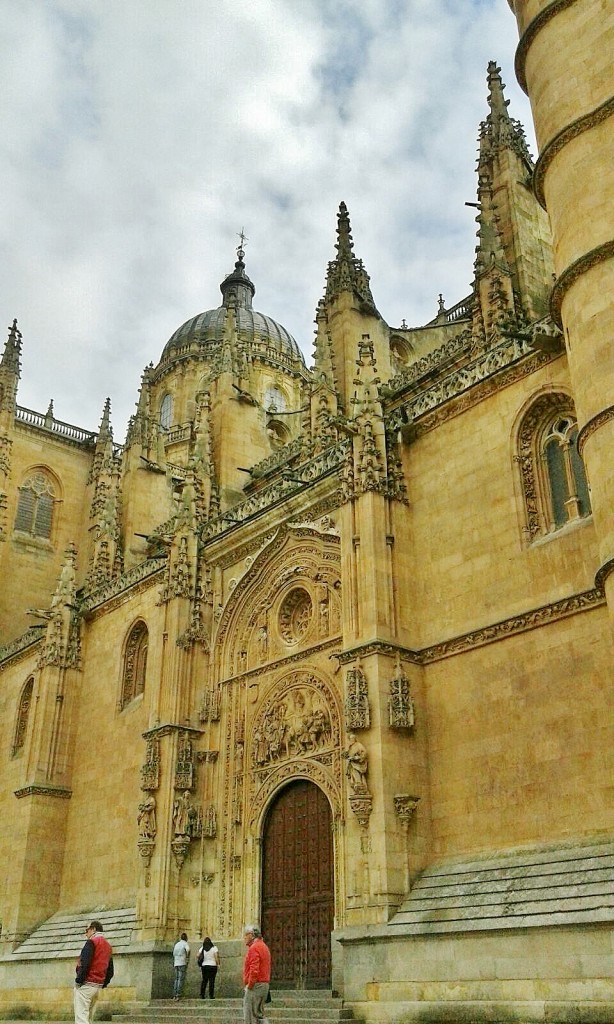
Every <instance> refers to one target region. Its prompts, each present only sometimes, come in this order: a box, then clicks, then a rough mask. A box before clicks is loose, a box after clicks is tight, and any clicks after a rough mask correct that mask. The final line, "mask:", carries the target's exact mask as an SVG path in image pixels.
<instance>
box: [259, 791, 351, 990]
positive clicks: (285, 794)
mask: <svg viewBox="0 0 614 1024" xmlns="http://www.w3.org/2000/svg"><path fill="white" fill-rule="evenodd" d="M262 855H263V866H262V932H263V935H264V938H265V940H266V942H267V943H268V945H269V946H270V949H271V954H272V984H273V986H274V987H277V988H330V984H331V950H330V935H331V932H332V929H333V908H334V892H333V837H332V827H331V813H330V806H329V803H328V800H327V799H326V797H325V796H324V793H323V792H322V790H321V789H318V787H317V786H315V785H314V784H313V783H312V782H307V781H305V780H304V779H300V780H298V781H296V782H293V783H291V784H290V785H289V786H287V787H286V788H285V789H283V790H282V792H281V794H280V795H279V796H278V797H277V799H276V800H275V802H274V803H273V804H272V806H271V808H270V810H269V813H268V815H267V818H266V821H265V825H264V834H263V849H262Z"/></svg>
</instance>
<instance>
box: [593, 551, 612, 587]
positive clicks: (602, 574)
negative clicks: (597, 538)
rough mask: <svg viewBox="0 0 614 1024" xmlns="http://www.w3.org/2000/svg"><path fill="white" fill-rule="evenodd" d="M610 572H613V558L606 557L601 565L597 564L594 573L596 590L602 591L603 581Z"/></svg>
mask: <svg viewBox="0 0 614 1024" xmlns="http://www.w3.org/2000/svg"><path fill="white" fill-rule="evenodd" d="M612 572H614V558H608V560H607V561H606V562H604V563H603V565H601V566H599V568H598V569H597V573H596V575H595V586H596V587H597V589H598V590H600V591H602V592H603V590H604V587H605V581H606V580H607V578H608V576H609V575H610V574H611V573H612Z"/></svg>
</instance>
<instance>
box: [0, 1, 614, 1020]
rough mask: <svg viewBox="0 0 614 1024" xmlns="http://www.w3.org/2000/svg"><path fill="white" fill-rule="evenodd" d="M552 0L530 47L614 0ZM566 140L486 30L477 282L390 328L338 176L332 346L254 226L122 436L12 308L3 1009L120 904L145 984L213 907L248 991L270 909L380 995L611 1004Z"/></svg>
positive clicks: (291, 974) (211, 927)
mask: <svg viewBox="0 0 614 1024" xmlns="http://www.w3.org/2000/svg"><path fill="white" fill-rule="evenodd" d="M516 7H517V8H519V12H517V13H518V16H519V19H520V20H521V22H522V17H523V9H524V8H527V9H528V8H529V7H533V8H536V7H540V5H539V4H536V3H533V4H532V5H531V4H529V3H527V4H523V3H517V4H516ZM541 7H543V8H544V11H547V10H548V9H549V8H552V12H551V14H552V16H549V17H548V18H544V17H543V15H539V16H537V17H536V22H538V23H539V24H538V25H537V28H535V23H533V22H531V20H530V18H529V27H528V28H527V24H524V25H522V24H521V27H522V28H523V29H524V30H525V31H526V32H529V33H531V32H533V36H534V37H535V40H536V42H535V45H537V44H538V42H537V41H539V40H541V36H540V32H541V30H542V28H543V31H546V32H549V33H554V32H555V30H560V28H561V25H562V24H563V21H562V19H566V18H569V19H570V22H569V23H567V22H565V25H564V27H565V31H566V32H567V33H568V34H569V33H570V32H571V33H572V35H573V34H576V33H577V32H579V27H578V26H575V28H574V25H573V24H571V22H572V21H573V18H574V12H575V13H576V14H577V13H578V11H579V10H580V8H593V9H596V8H597V7H599V4H594V3H593V4H591V3H588V2H586V3H584V2H582V0H579V2H577V3H567V4H561V3H560V2H559V3H558V5H557V4H555V5H552V4H550V5H548V4H542V5H541ZM554 7H557V11H556V12H555V11H554ZM525 14H526V12H525ZM527 17H528V15H527ZM540 19H541V20H540ZM531 25H533V26H534V27H533V28H531ZM544 26H545V27H544ZM523 38H524V37H523ZM532 45H533V44H532V42H531V40H529V41H528V44H527V47H528V49H527V52H528V54H529V57H527V62H528V61H529V58H530V57H531V53H532V51H531V46H532ZM540 45H542V44H541V42H540ZM549 52H550V53H551V54H553V55H554V56H553V59H555V57H556V53H557V52H558V47H557V45H556V40H553V39H551V40H550V42H549ZM522 59H524V58H522ZM541 69H542V64H539V69H538V72H535V73H536V74H543V73H544V72H543V70H541ZM587 73H588V72H587ZM595 73H596V74H597V72H595ZM527 74H528V63H527ZM542 95H543V91H542V92H540V96H542ZM537 116H538V112H536V117H537ZM564 116H567V115H564ZM603 123H605V118H604V119H602V122H601V124H602V125H603ZM541 131H542V128H541V127H540V125H538V132H541ZM544 131H545V134H546V136H548V131H550V128H546V129H544ZM574 138H575V136H574ZM546 141H547V139H546ZM540 144H541V139H540ZM573 144H575V143H573ZM561 159H562V158H561V156H560V155H559V154H555V155H554V156H552V157H551V164H550V167H551V170H552V173H554V169H556V167H557V162H560V160H561ZM549 173H551V171H550V170H549V169H548V168H546V169H544V166H543V164H542V162H541V158H540V162H539V163H538V165H537V169H536V168H535V166H534V164H533V162H532V159H531V156H530V155H529V152H528V149H527V145H526V141H525V136H524V132H523V129H522V127H521V125H520V124H519V123H518V122H517V121H516V120H514V119H513V118H512V117H511V116H510V112H509V110H508V105H507V102H506V100H505V98H504V87H503V84H502V81H501V77H500V72H499V69H498V68H497V66H496V65H495V64H490V65H489V69H488V108H487V116H486V118H485V120H484V122H483V123H482V125H481V126H480V132H479V160H478V176H477V179H478V180H477V199H476V206H477V218H476V220H477V246H476V253H475V263H474V281H473V287H472V290H471V293H470V294H469V295H467V296H466V297H463V298H461V300H460V301H457V302H455V303H454V304H453V305H451V306H450V305H447V304H446V303H445V302H444V300H443V298H441V297H440V302H439V309H438V310H437V312H436V315H435V316H434V317H433V319H432V320H431V321H430V322H429V323H427V324H425V325H423V326H420V327H407V326H406V325H405V324H403V325H402V326H401V327H391V326H389V325H388V324H387V322H386V320H385V318H384V313H382V312H380V311H379V310H378V308H377V305H376V296H374V295H373V294H372V292H371V288H370V283H369V276H368V273H367V270H366V268H365V267H364V265H363V263H362V261H361V260H360V258H359V256H358V255H357V254H356V252H355V249H354V243H353V240H352V234H351V228H350V219H349V213H348V210H347V209H346V207H345V205H344V204H343V203H342V204H341V206H340V208H339V214H338V222H337V238H336V248H335V254H334V258H333V259H332V260H331V262H330V263H329V265H328V269H327V273H326V287H325V293H324V296H323V298H322V299H321V301H320V302H319V303H318V305H317V311H316V324H317V333H316V342H315V353H314V365H313V367H312V368H308V367H307V365H306V363H305V360H304V358H303V356H302V354H301V350H300V349H299V347H298V345H297V343H296V341H295V340H294V338H293V337H292V336H291V335H290V334H289V333H288V331H287V330H286V329H285V328H284V327H282V326H280V325H279V324H277V323H276V322H275V321H274V320H272V319H271V318H270V317H268V316H266V315H265V314H262V313H259V312H257V311H256V309H255V308H254V297H255V287H254V284H253V283H252V281H251V280H250V278H249V276H248V273H247V270H246V264H245V253H244V252H243V250H242V249H239V251H238V258H237V261H236V263H235V266H234V270H233V271H232V272H231V273H230V274H229V275H228V276H227V277H226V278H225V279H224V280H223V282H222V284H221V293H222V302H221V304H220V305H219V306H217V307H216V308H213V309H209V310H207V311H206V312H204V313H201V314H200V315H198V316H195V317H193V318H192V319H190V320H188V321H187V322H186V323H184V324H183V325H182V326H181V327H179V328H178V330H177V331H176V332H175V333H174V334H173V336H172V337H171V338H170V340H169V341H168V342H167V343H166V345H165V347H164V348H163V350H162V353H161V355H160V357H159V359H158V361H157V362H156V363H155V364H154V363H151V364H150V365H149V366H148V367H147V368H146V369H145V371H144V373H143V377H142V381H141V387H140V391H139V395H138V402H137V404H136V409H135V413H134V416H133V417H132V419H131V421H130V424H129V428H128V433H127V437H126V440H125V443H124V444H123V445H120V444H118V443H116V442H115V440H114V438H113V433H112V425H111V413H110V403H109V402H107V403H106V404H105V406H104V410H103V412H102V418H101V422H100V429H99V431H98V432H97V433H96V434H90V433H88V432H86V431H84V430H81V429H80V428H78V427H74V426H71V425H69V424H66V423H64V422H62V421H60V420H58V419H57V418H56V416H55V414H54V410H53V409H52V408H50V409H49V410H48V411H47V413H46V414H42V413H37V412H34V411H31V410H28V409H24V408H23V407H21V406H20V405H19V404H18V382H19V374H20V354H21V347H22V338H21V335H20V333H19V329H18V324H17V323H14V324H13V327H12V328H11V329H10V332H9V337H8V341H7V342H6V345H5V348H4V352H3V355H2V361H1V365H0V573H1V578H2V587H1V593H0V640H1V642H2V643H3V647H2V648H1V649H0V758H1V762H2V791H1V793H0V813H1V816H2V821H3V828H2V830H1V831H0V860H1V863H2V865H3V871H2V873H1V876H0V919H1V925H2V931H1V933H0V982H1V983H0V1005H1V1006H3V1007H10V1006H13V1005H16V1004H23V1003H26V1004H33V1005H36V1006H43V1007H46V1008H50V1009H51V1008H61V1007H63V1006H64V1004H66V1005H68V1004H69V1001H70V986H71V982H72V970H73V959H74V954H75V952H76V951H78V949H79V948H80V945H81V941H82V930H83V929H82V926H83V923H84V921H85V919H86V918H88V919H89V918H91V917H92V916H93V915H95V916H97V917H99V918H100V919H101V920H102V921H103V922H104V923H105V931H106V932H107V933H108V935H109V937H110V939H111V941H112V942H113V944H114V947H115V951H116V978H115V981H114V984H113V987H112V989H109V993H108V999H112V1000H113V1001H114V1002H115V1004H117V1003H124V1004H131V1003H133V1002H134V1001H135V1000H138V1001H140V1000H146V999H149V998H152V997H154V998H155V997H162V996H168V994H169V991H170V988H169V986H170V981H169V976H170V973H171V966H170V963H171V961H170V956H169V950H170V948H171V944H172V942H173V941H174V940H175V939H176V937H177V935H178V933H179V932H180V931H183V930H185V931H187V932H188V935H189V938H190V940H191V941H192V942H193V943H194V942H195V941H197V939H198V937H199V936H202V935H204V934H210V935H212V936H213V937H214V939H215V940H216V942H217V944H218V945H219V947H220V949H221V952H222V958H223V967H222V971H221V973H220V989H221V993H222V994H224V993H226V994H233V995H234V994H238V992H239V989H240V975H239V962H240V961H239V958H240V941H239V940H240V935H241V930H242V926H243V925H244V923H245V922H246V921H250V920H256V921H259V922H260V923H261V925H262V928H263V930H264V932H265V935H266V937H267V939H268V941H269V943H270V945H271V947H272V950H273V957H274V984H276V985H278V986H279V987H285V988H303V987H308V988H309V987H311V988H333V989H335V990H337V991H338V992H340V993H342V994H343V995H344V996H345V998H346V1000H348V1001H349V1002H350V1003H351V1004H352V1005H353V1006H354V1007H355V1008H356V1009H357V1010H358V1011H359V1012H360V1013H361V1015H363V1016H365V1017H366V1018H367V1019H368V1020H370V1021H375V1020H397V1019H399V1014H402V1015H403V1016H404V1019H406V1020H408V1021H411V1020H422V1019H424V1018H423V1015H424V1013H425V1012H426V1011H427V1010H428V1011H429V1012H432V1013H433V1014H435V1016H433V1017H432V1019H433V1020H434V1019H437V1020H448V1019H449V1020H457V1019H459V1020H460V1019H467V1020H469V1019H471V1020H474V1019H475V1020H493V1019H498V1018H497V1017H496V1016H493V1014H496V1012H500V1013H503V1014H504V1015H505V1014H506V1015H507V1016H505V1019H510V1020H519V1021H525V1020H526V1021H528V1020H531V1021H533V1020H543V1019H544V1020H545V1019H548V1020H552V1021H554V1020H559V1019H560V1020H563V1019H564V1020H566V1021H568V1020H572V1019H573V1020H576V1019H577V1020H586V1021H588V1020H592V1019H595V1020H598V1019H599V1020H604V1019H605V1018H604V1017H603V1016H599V1014H603V1012H604V1007H605V1006H606V1005H607V1002H608V1000H609V999H611V997H612V995H613V992H612V981H611V977H612V969H611V968H612V963H611V951H612V946H611V934H612V933H611V926H612V920H613V918H614V907H613V888H614V887H613V883H612V874H613V873H612V865H613V864H614V842H613V836H612V778H613V774H612V769H613V763H612V749H613V744H612V739H613V728H612V726H613V720H612V701H611V693H612V690H611V672H612V655H613V648H612V630H611V619H610V597H609V593H608V580H609V579H611V578H612V577H610V575H609V570H610V568H611V564H612V562H611V556H612V554H613V550H611V549H609V548H608V546H607V536H608V531H609V532H610V533H611V532H612V530H613V529H614V527H613V526H612V515H611V507H612V506H611V504H610V505H609V507H606V505H604V495H606V496H607V493H608V491H607V488H608V487H609V486H611V479H612V477H611V457H610V458H609V459H608V460H607V462H606V460H605V457H604V449H603V447H602V448H601V449H600V448H599V445H598V439H599V437H600V430H601V429H605V430H609V429H611V428H610V427H609V424H611V423H612V422H613V421H612V419H611V415H610V410H611V408H612V404H611V394H612V389H611V388H610V399H609V400H607V401H606V404H605V405H604V408H603V409H601V408H596V407H595V408H593V406H594V405H595V402H597V401H601V400H602V398H603V394H605V391H606V390H607V380H611V376H612V372H613V371H612V370H611V369H609V370H608V371H607V373H608V374H609V377H607V374H606V372H605V371H604V375H603V379H602V381H601V384H603V387H602V388H601V384H600V387H599V388H597V391H599V398H595V399H594V401H593V399H592V398H591V399H590V401H588V400H587V399H586V395H587V393H588V394H592V392H591V390H590V387H589V381H588V380H583V373H584V372H585V369H586V368H585V366H584V364H582V361H581V358H580V356H578V355H577V351H576V349H575V347H574V344H575V343H574V340H573V330H574V320H573V318H574V317H576V318H578V319H579V320H580V321H581V320H582V310H583V309H586V308H587V306H586V303H587V302H588V301H589V298H588V292H587V291H586V288H585V291H584V292H583V293H582V295H581V296H580V298H579V299H576V300H574V301H576V306H573V304H572V299H573V297H574V295H575V292H576V291H577V289H578V288H579V287H581V282H580V275H578V274H576V276H575V277H573V278H572V279H569V280H568V279H566V278H565V271H564V268H561V264H560V259H561V247H563V248H564V242H559V241H558V240H557V239H558V235H557V230H558V229H559V228H560V218H558V219H557V207H556V189H555V190H554V192H553V193H552V196H554V198H552V203H553V204H554V208H555V209H554V213H553V211H552V209H550V205H549V204H550V200H549V202H548V204H546V205H548V211H549V213H550V218H551V220H552V224H553V227H554V250H553V244H552V237H551V234H550V230H551V229H550V224H549V220H548V215H547V213H546V211H545V209H544V194H545V195H546V196H548V195H549V192H548V188H549V186H548V174H549ZM610 174H611V168H610ZM540 175H541V176H540ZM536 180H537V181H538V183H541V184H540V186H539V188H538V189H537V194H536V191H535V190H534V188H533V185H534V183H535V181H536ZM559 184H560V183H559ZM540 189H541V191H540ZM563 208H564V207H563ZM356 216H357V217H358V218H359V217H360V211H357V212H356ZM587 219H588V218H587ZM582 230H586V231H589V225H588V223H587V224H586V225H582ZM564 241H565V240H564ZM599 244H602V243H599ZM609 244H610V246H611V242H610V243H609ZM580 257H581V253H580V252H579V251H577V252H576V253H575V257H574V258H576V259H578V258H580ZM609 258H610V267H611V252H610V256H609ZM557 261H559V262H557ZM604 267H605V261H604V260H602V261H596V262H594V263H593V264H592V270H591V273H594V272H595V268H596V269H597V271H598V272H602V271H603V272H605V271H604ZM610 273H611V270H610ZM555 274H556V282H557V283H556V284H555V288H554V298H553V275H555ZM561 275H562V276H561ZM561 281H562V282H563V284H561ZM579 282H580V283H579ZM557 289H558V291H557ZM566 303H567V304H570V305H569V310H568V311H567V313H566ZM583 303H584V306H583ZM609 303H610V305H609V309H610V312H609V317H610V323H611V322H612V312H611V308H612V307H611V290H610V292H609ZM594 308H596V307H591V309H594ZM567 315H569V318H570V319H569V321H568V320H567V318H566V317H567ZM570 338H571V341H570ZM23 344H24V345H27V339H24V340H23ZM609 345H610V346H611V337H610V341H609ZM570 346H571V354H570ZM597 348H598V346H597ZM596 350H597V349H596ZM599 351H605V347H603V349H600V350H599ZM574 360H575V362H574ZM583 366H584V369H583ZM586 373H587V377H588V376H590V373H589V372H588V371H586ZM606 377H607V380H606ZM578 395H581V396H582V400H581V401H580V399H579V398H578ZM587 401H588V406H587ZM591 402H593V404H592V405H591ZM602 404H603V401H602ZM604 409H606V411H605V412H604ZM603 424H605V426H602V425H603ZM597 428H599V429H597ZM591 447H592V453H591V456H590V457H589V449H591ZM591 458H592V460H593V461H592V462H591ZM600 460H601V461H600ZM587 470H588V472H587ZM600 474H601V475H602V477H603V479H601V477H600ZM608 559H610V561H608ZM608 957H609V959H608ZM608 963H609V967H608ZM196 974H197V972H196V970H195V969H194V972H193V978H192V980H191V981H190V982H189V984H190V985H191V989H192V992H193V993H195V991H196ZM460 1013H464V1014H465V1016H464V1017H462V1018H461V1017H460V1016H457V1015H458V1014H460ZM574 1013H576V1014H577V1016H573V1014H574ZM593 1013H594V1014H595V1016H594V1018H593V1017H592V1016H591V1014H593ZM471 1014H473V1016H471ZM548 1014H549V1016H548ZM557 1014H560V1017H558V1016H557ZM570 1014H571V1016H570ZM437 1015H438V1016H437ZM429 1019H431V1018H429Z"/></svg>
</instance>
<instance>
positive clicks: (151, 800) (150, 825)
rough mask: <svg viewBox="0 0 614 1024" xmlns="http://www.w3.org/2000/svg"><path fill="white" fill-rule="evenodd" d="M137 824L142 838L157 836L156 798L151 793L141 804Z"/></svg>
mask: <svg viewBox="0 0 614 1024" xmlns="http://www.w3.org/2000/svg"><path fill="white" fill-rule="evenodd" d="M136 820H137V825H138V828H139V836H140V837H141V839H155V838H156V831H157V827H156V798H155V796H154V795H153V793H150V794H149V796H148V797H147V799H146V800H143V802H142V803H140V804H139V813H138V816H137V819H136Z"/></svg>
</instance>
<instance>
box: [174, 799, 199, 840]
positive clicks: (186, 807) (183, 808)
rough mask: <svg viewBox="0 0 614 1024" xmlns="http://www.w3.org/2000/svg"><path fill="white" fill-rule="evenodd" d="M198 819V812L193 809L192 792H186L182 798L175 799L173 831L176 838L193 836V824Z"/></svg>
mask: <svg viewBox="0 0 614 1024" xmlns="http://www.w3.org/2000/svg"><path fill="white" fill-rule="evenodd" d="M195 817H196V811H195V810H194V808H193V807H192V803H191V800H190V791H189V790H188V789H186V790H184V792H183V793H182V794H181V796H178V797H177V798H176V799H175V803H174V804H173V829H174V832H175V836H177V837H181V836H188V837H190V836H191V835H192V823H193V820H194V819H195Z"/></svg>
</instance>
